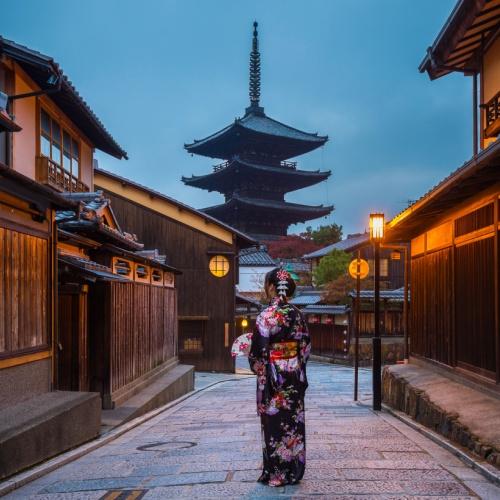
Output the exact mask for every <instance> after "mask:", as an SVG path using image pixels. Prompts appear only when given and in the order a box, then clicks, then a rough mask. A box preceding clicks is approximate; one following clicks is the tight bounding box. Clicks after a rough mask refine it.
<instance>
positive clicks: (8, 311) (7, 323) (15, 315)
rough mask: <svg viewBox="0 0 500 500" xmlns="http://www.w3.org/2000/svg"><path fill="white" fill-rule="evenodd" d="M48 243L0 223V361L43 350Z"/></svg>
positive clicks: (46, 328)
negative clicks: (0, 359) (14, 355)
mask: <svg viewBox="0 0 500 500" xmlns="http://www.w3.org/2000/svg"><path fill="white" fill-rule="evenodd" d="M49 272H50V260H49V239H48V237H47V238H43V237H40V236H35V235H32V234H26V233H24V232H22V230H19V231H16V230H14V229H10V228H6V227H2V225H1V221H0V283H1V286H0V358H3V357H7V356H10V355H13V354H19V353H22V352H26V351H28V350H33V349H37V348H39V349H42V348H47V347H48V346H49V344H50V342H51V338H50V335H49V327H50V325H49V307H50V304H49V279H48V276H49Z"/></svg>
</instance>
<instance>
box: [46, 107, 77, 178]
mask: <svg viewBox="0 0 500 500" xmlns="http://www.w3.org/2000/svg"><path fill="white" fill-rule="evenodd" d="M38 108H39V109H38V156H42V157H44V158H48V159H49V160H50V161H52V162H54V163H56V164H57V165H58V166H59V167H60V168H62V169H63V170H64V171H65V172H66V173H68V174H69V175H70V176H71V177H73V178H75V179H78V180H79V181H81V173H82V144H81V142H82V141H81V139H80V137H79V136H78V135H77V134H75V133H74V132H73V130H72V129H71V128H70V127H68V126H66V124H65V122H64V121H63V120H61V119H60V118H57V117H56V116H55V115H54V113H52V112H51V111H49V109H48V108H47V107H46V106H44V105H41V104H40V106H39V107H38ZM44 113H45V114H46V115H47V117H48V119H49V126H50V133H49V137H47V132H46V131H45V129H44V127H43V123H42V116H43V114H44ZM53 123H56V124H57V125H58V126H59V130H60V141H59V149H60V161H59V162H58V161H56V160H55V159H54V158H53V157H52V148H53V144H54V138H53ZM65 136H67V137H69V138H70V146H71V147H70V151H69V154H70V165H69V168H67V167H66V162H65V146H64V139H65ZM43 139H45V140H48V141H49V150H50V155H47V154H46V153H45V152H43V150H42V141H43ZM75 145H76V151H74V146H75ZM75 160H76V161H77V164H78V173H77V175H75V173H74V172H73V164H74V162H75ZM75 164H76V163H75Z"/></svg>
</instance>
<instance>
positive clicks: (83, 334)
mask: <svg viewBox="0 0 500 500" xmlns="http://www.w3.org/2000/svg"><path fill="white" fill-rule="evenodd" d="M58 312H59V341H58V389H59V390H61V391H88V390H89V375H88V373H89V370H88V361H89V360H88V335H87V293H85V292H84V291H81V290H78V291H74V292H68V291H64V290H62V291H61V292H60V293H59V306H58Z"/></svg>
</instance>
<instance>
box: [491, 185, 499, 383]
mask: <svg viewBox="0 0 500 500" xmlns="http://www.w3.org/2000/svg"><path fill="white" fill-rule="evenodd" d="M493 209H494V216H493V221H494V227H495V236H494V242H493V249H494V251H493V252H494V253H493V276H494V280H495V281H494V286H495V331H496V332H497V334H496V339H495V347H496V365H497V366H496V368H497V373H496V378H497V383H498V382H500V311H499V308H500V279H499V278H498V273H499V272H500V263H499V262H498V259H499V257H498V253H499V251H500V248H499V241H498V240H499V234H498V232H499V227H498V224H499V214H498V211H499V210H500V203H499V197H498V195H496V196H495V203H494V205H493Z"/></svg>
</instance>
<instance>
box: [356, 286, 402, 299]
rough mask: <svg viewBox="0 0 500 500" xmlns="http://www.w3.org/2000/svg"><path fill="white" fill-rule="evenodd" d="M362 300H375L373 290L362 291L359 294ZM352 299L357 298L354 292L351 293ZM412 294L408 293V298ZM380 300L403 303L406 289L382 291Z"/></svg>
mask: <svg viewBox="0 0 500 500" xmlns="http://www.w3.org/2000/svg"><path fill="white" fill-rule="evenodd" d="M359 295H360V297H361V299H368V300H373V299H374V298H375V292H374V291H373V290H361V291H360V293H359ZM349 296H350V297H356V292H354V291H352V292H350V293H349ZM409 296H410V292H409V291H408V297H409ZM380 298H381V299H385V300H392V301H394V302H403V300H404V288H403V287H401V288H397V289H395V290H380Z"/></svg>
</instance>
